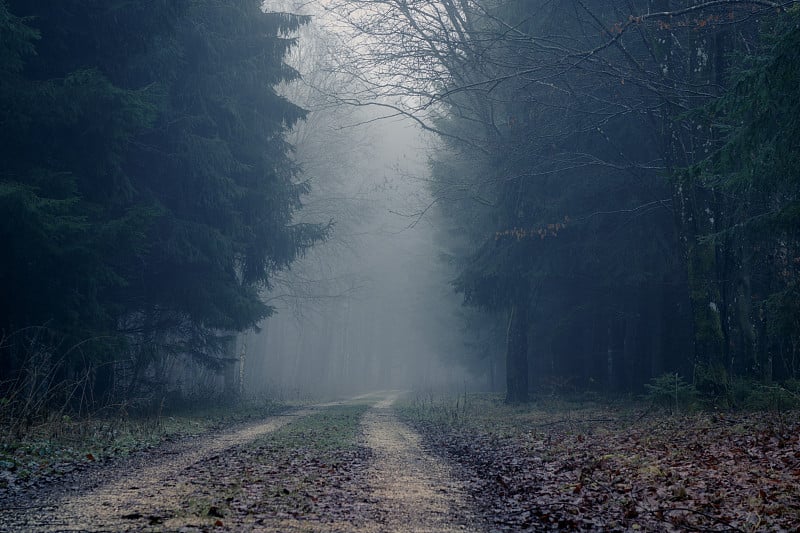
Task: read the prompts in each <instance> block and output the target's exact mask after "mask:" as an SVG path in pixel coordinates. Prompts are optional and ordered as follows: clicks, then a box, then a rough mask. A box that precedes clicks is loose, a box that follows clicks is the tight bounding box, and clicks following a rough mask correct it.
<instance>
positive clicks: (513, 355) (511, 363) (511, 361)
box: [506, 303, 528, 403]
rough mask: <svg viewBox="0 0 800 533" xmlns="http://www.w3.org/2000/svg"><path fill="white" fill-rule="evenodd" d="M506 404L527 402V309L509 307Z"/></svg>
mask: <svg viewBox="0 0 800 533" xmlns="http://www.w3.org/2000/svg"><path fill="white" fill-rule="evenodd" d="M506 388H507V392H506V403H525V402H527V401H528V307H527V305H526V304H524V303H516V304H514V305H513V306H512V307H511V316H510V317H509V320H508V340H507V344H506Z"/></svg>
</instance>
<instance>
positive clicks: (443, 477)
mask: <svg viewBox="0 0 800 533" xmlns="http://www.w3.org/2000/svg"><path fill="white" fill-rule="evenodd" d="M399 396H400V393H397V392H388V393H376V394H372V395H365V396H361V397H358V398H354V399H351V400H349V401H344V402H332V403H329V404H319V405H314V406H310V407H306V408H303V409H300V410H297V411H294V412H291V413H288V414H285V415H280V416H273V417H270V418H267V419H265V420H263V421H261V422H259V423H256V424H250V425H247V426H244V427H239V428H237V429H230V430H228V431H225V432H221V433H218V434H215V435H207V436H204V437H200V438H196V439H186V440H183V441H179V442H175V443H170V444H167V445H164V446H161V447H159V448H157V449H155V450H152V451H151V452H148V453H145V454H142V455H141V456H136V457H133V458H131V459H130V460H126V461H123V462H121V463H120V464H118V465H114V466H108V467H102V468H98V469H97V470H96V471H95V472H93V473H92V474H91V475H88V476H83V477H80V478H77V479H75V480H74V482H72V483H61V484H59V485H55V486H53V487H51V489H50V490H44V491H42V492H41V493H40V494H37V495H35V496H34V497H33V498H29V499H27V500H26V501H24V502H19V501H17V502H10V505H0V531H92V532H99V531H182V532H196V531H226V530H227V531H287V532H289V531H291V532H310V531H330V532H334V531H335V532H355V533H378V532H380V533H384V532H386V533H388V532H403V533H406V532H408V533H426V532H437V533H438V532H441V533H449V532H454V531H459V532H461V531H477V530H478V529H477V528H476V527H474V524H476V523H478V521H477V520H476V519H475V518H474V515H473V514H472V512H471V511H470V509H469V507H468V505H467V503H466V496H465V494H466V492H465V490H464V488H463V486H462V485H461V484H460V483H459V482H457V481H455V477H454V476H453V473H452V472H451V470H450V468H449V466H448V465H447V464H445V463H444V462H442V461H441V460H440V459H437V458H436V457H434V455H433V454H431V453H429V452H427V451H426V450H425V449H424V447H423V445H422V444H421V437H420V435H419V434H418V433H416V432H415V431H413V430H412V429H410V428H409V427H408V426H406V425H405V424H403V423H402V422H401V421H400V420H399V419H398V417H397V415H396V414H395V412H394V409H393V404H394V403H395V401H396V400H397V399H398V397H399ZM357 405H361V407H354V406H357ZM348 412H349V413H356V412H357V413H358V414H357V415H356V416H355V418H352V419H351V420H352V427H353V428H354V433H353V435H354V436H353V437H352V438H351V440H350V442H351V444H349V445H345V448H343V451H341V452H332V453H333V455H328V456H325V455H315V452H313V451H309V450H312V449H313V446H310V447H305V445H304V444H300V445H299V446H297V447H288V448H287V447H286V445H285V444H284V442H285V441H281V440H275V439H276V438H277V434H276V436H275V438H273V436H272V433H274V432H276V430H278V429H281V428H283V427H284V426H286V429H287V430H290V431H297V432H298V433H299V434H300V436H301V442H308V441H312V440H313V439H314V435H315V433H314V428H315V427H321V426H322V427H326V428H327V429H326V430H324V431H336V429H335V428H336V427H337V426H338V425H340V424H344V423H345V422H344V421H345V418H342V417H346V416H347V413H348ZM337 413H338V414H337ZM337 416H338V417H339V418H336V417H337ZM289 424H292V425H289ZM295 426H296V429H293V428H295ZM331 428H333V429H331ZM320 431H321V432H323V433H324V431H323V430H320ZM282 432H284V430H281V432H279V433H282ZM320 434H322V433H320ZM348 449H349V450H350V451H345V450H348ZM98 466H100V465H98ZM6 503H7V504H8V503H9V502H6ZM0 504H2V501H0Z"/></svg>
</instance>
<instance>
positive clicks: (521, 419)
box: [0, 393, 800, 533]
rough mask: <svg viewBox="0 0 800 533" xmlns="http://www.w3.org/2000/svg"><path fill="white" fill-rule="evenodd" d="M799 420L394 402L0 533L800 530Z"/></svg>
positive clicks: (278, 426) (184, 446)
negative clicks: (74, 532)
mask: <svg viewBox="0 0 800 533" xmlns="http://www.w3.org/2000/svg"><path fill="white" fill-rule="evenodd" d="M798 524H800V414H798V413H797V412H793V411H792V412H766V413H765V412H762V413H737V414H734V413H719V412H699V413H693V414H684V415H667V414H664V413H653V412H650V411H648V410H646V409H643V406H638V407H637V406H632V405H628V404H625V405H622V404H621V405H614V404H609V403H608V402H605V403H598V404H592V403H586V402H582V403H574V404H573V403H567V402H563V401H547V402H542V401H540V402H537V403H535V404H532V405H528V406H519V407H514V406H506V405H503V404H502V402H501V401H500V399H499V398H497V397H493V396H468V397H466V398H465V397H463V396H462V397H460V398H456V397H434V396H431V395H428V396H419V395H407V396H405V397H399V395H398V393H381V394H374V395H367V396H363V397H359V398H356V399H352V400H348V401H342V402H333V403H328V404H318V405H308V406H303V407H298V408H295V409H293V410H289V411H286V412H281V413H278V414H272V415H270V416H267V417H266V418H264V419H262V420H259V421H250V422H245V423H241V422H240V423H236V424H233V425H229V426H225V427H218V428H216V429H212V430H209V431H205V432H202V433H200V434H197V435H193V436H186V437H182V438H179V439H175V440H173V441H170V442H165V443H163V444H161V445H159V446H156V447H153V448H150V449H146V450H141V451H139V452H136V453H133V454H131V455H130V456H128V457H123V458H117V459H108V460H103V461H99V460H98V461H89V460H84V462H83V465H82V466H81V468H75V469H73V470H68V471H66V472H63V473H62V474H61V475H58V476H51V477H48V478H47V479H43V480H40V481H39V482H37V483H32V484H28V485H19V484H18V485H14V486H6V487H4V488H0V531H186V532H190V531H192V532H193V531H226V530H227V531H289V532H310V531H333V532H349V531H352V532H363V533H372V532H384V531H385V532H389V531H392V532H451V531H488V532H504V531H547V530H559V531H574V530H581V531H637V530H640V531H794V530H796V528H797V525H798Z"/></svg>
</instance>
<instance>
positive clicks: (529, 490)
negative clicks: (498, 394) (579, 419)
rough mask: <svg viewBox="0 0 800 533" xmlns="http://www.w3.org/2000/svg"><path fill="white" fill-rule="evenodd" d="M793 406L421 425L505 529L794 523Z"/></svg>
mask: <svg viewBox="0 0 800 533" xmlns="http://www.w3.org/2000/svg"><path fill="white" fill-rule="evenodd" d="M495 415H496V413H495ZM791 418H792V422H791V423H789V422H787V420H786V419H785V417H784V418H778V417H773V416H766V417H764V416H763V415H756V414H753V415H746V414H740V415H726V416H725V417H719V418H716V419H712V418H710V417H709V416H708V415H706V414H698V415H695V416H691V417H684V418H653V419H649V420H645V421H643V422H640V423H638V424H637V425H633V426H630V425H625V424H608V423H601V424H596V425H594V426H592V425H579V426H576V427H562V426H554V427H552V428H551V427H548V428H547V430H546V431H543V432H538V433H535V432H533V431H534V429H533V428H530V427H529V428H526V427H525V426H524V425H520V423H519V421H514V420H513V419H511V418H510V417H509V421H508V423H507V425H505V426H502V427H501V429H500V431H502V432H503V433H506V434H510V437H508V438H504V439H497V438H496V437H494V436H493V435H492V434H490V433H488V432H484V431H481V430H480V425H481V424H479V423H477V424H475V425H476V426H477V427H474V428H473V429H472V430H470V431H468V432H466V431H463V430H462V431H452V432H448V431H447V429H446V428H444V427H442V426H421V428H420V429H422V431H423V432H424V434H425V435H426V437H427V438H428V439H430V440H431V441H432V443H433V444H434V446H433V447H434V448H439V449H445V450H447V452H448V455H449V456H450V458H451V459H452V460H454V461H456V462H458V463H460V464H461V465H462V466H463V467H464V469H465V476H464V477H465V480H466V482H467V483H468V486H469V487H470V491H471V493H472V495H473V497H474V498H475V501H476V502H477V505H478V506H479V507H480V508H481V510H482V512H483V514H484V516H485V517H486V518H487V519H488V520H489V521H491V523H493V524H494V526H495V527H496V528H497V529H498V530H502V531H505V530H507V531H523V530H525V529H532V530H537V531H538V530H541V529H543V528H548V527H552V528H561V529H574V530H618V529H623V530H631V529H643V530H648V531H669V530H681V529H698V530H733V531H739V530H747V531H751V530H754V529H767V530H791V529H792V528H793V527H795V526H796V524H798V523H800V506H798V502H799V501H800V486H799V485H798V481H800V479H798V478H799V477H800V423H798V420H797V419H798V414H797V413H795V414H792V416H791ZM491 423H492V425H493V427H495V428H496V427H497V426H498V421H497V420H496V419H495V420H492V421H491ZM456 450H457V453H456Z"/></svg>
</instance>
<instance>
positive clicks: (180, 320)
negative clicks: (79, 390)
mask: <svg viewBox="0 0 800 533" xmlns="http://www.w3.org/2000/svg"><path fill="white" fill-rule="evenodd" d="M305 22H306V19H304V18H302V17H298V16H292V15H286V14H274V13H265V12H264V11H262V9H261V7H260V2H258V1H257V0H234V1H224V2H223V1H220V0H169V1H166V0H147V1H143V2H106V1H99V0H64V1H52V0H2V1H0V34H2V38H1V39H0V74H2V75H0V121H2V127H0V151H2V163H1V166H0V217H2V219H3V221H4V222H3V225H2V227H0V239H1V241H0V242H2V243H3V257H2V260H1V261H0V332H2V344H1V345H0V357H2V362H1V363H0V382H2V383H3V384H4V386H5V387H12V386H13V385H14V384H15V383H16V384H17V385H19V383H21V381H20V380H23V381H24V379H27V378H24V376H23V375H25V376H29V375H31V373H30V372H29V368H30V366H31V365H33V364H35V365H36V366H37V367H38V368H40V369H43V373H44V374H46V375H47V376H48V378H47V379H48V380H49V381H48V383H50V384H52V383H53V382H58V381H69V380H73V381H74V380H76V379H79V378H81V377H85V378H86V379H85V380H84V383H85V385H86V389H87V390H88V391H89V393H88V394H87V395H84V396H87V397H91V398H93V399H94V401H100V400H101V399H102V398H104V397H107V396H108V395H109V394H112V393H113V394H118V393H120V391H122V390H126V391H129V392H130V391H133V390H135V389H136V387H137V384H142V383H144V381H143V380H144V378H145V376H148V378H147V379H148V380H149V387H150V388H152V387H154V386H156V387H157V386H158V384H157V383H156V381H157V380H158V376H157V375H155V374H154V373H153V368H154V367H157V366H158V365H159V362H160V361H162V360H163V358H164V357H165V356H166V355H168V354H177V353H181V354H184V355H187V354H188V355H189V356H191V357H192V358H194V359H195V360H197V361H201V362H203V363H205V364H209V365H211V366H219V365H220V364H221V362H222V360H223V355H224V353H223V348H224V346H225V342H224V340H225V338H226V335H229V334H231V333H233V332H236V331H240V330H243V329H246V328H250V327H254V326H255V325H256V324H257V323H258V322H259V320H261V319H262V318H264V317H266V316H268V315H269V314H270V313H271V308H270V307H269V306H268V305H267V304H266V303H264V301H263V300H262V299H261V298H260V294H261V293H262V292H263V289H265V288H267V287H269V283H270V278H271V275H272V274H273V273H274V272H275V271H277V270H279V269H283V268H286V267H288V265H290V264H291V262H292V261H293V260H294V259H295V258H296V257H297V256H298V255H299V254H301V253H302V252H303V250H305V249H306V248H307V247H309V246H311V245H312V244H314V243H315V242H317V241H319V240H321V239H324V238H325V235H326V234H327V232H328V229H329V226H327V225H316V224H294V223H293V215H294V213H295V212H296V211H297V210H298V209H299V208H300V207H301V199H302V197H303V195H304V194H305V193H307V192H308V186H307V185H306V184H304V183H303V182H302V181H301V180H300V179H299V174H298V173H299V169H298V168H296V166H295V165H294V164H293V162H292V159H291V146H290V145H289V144H288V143H287V141H286V139H285V133H286V131H287V130H288V128H290V127H291V126H292V125H294V124H295V123H296V122H297V121H298V120H301V119H302V118H303V117H304V111H303V110H302V109H301V108H299V107H298V106H296V105H295V104H293V103H291V102H289V101H288V100H286V99H285V98H283V97H281V96H280V95H279V94H278V93H277V92H276V86H277V85H278V84H280V83H281V82H285V81H291V80H293V79H295V78H296V77H297V73H296V72H295V71H294V70H293V69H292V68H290V67H289V66H287V64H286V63H285V62H284V57H285V55H286V53H287V52H288V50H289V49H290V48H291V47H292V46H293V45H294V44H295V42H294V39H293V38H292V37H291V35H292V32H293V31H295V30H297V28H298V27H299V26H300V25H302V24H304V23H305ZM35 386H36V384H35V383H28V384H27V385H26V387H28V390H30V388H31V387H34V388H35Z"/></svg>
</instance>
